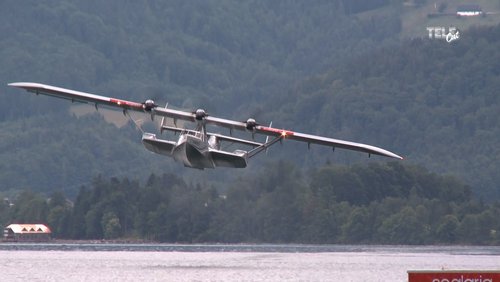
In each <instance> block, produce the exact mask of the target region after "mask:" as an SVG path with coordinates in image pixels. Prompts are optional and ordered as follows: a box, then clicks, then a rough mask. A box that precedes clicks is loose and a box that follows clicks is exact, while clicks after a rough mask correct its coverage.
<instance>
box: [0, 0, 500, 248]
mask: <svg viewBox="0 0 500 282" xmlns="http://www.w3.org/2000/svg"><path fill="white" fill-rule="evenodd" d="M422 2H425V1H422ZM118 6H119V7H120V9H117V8H116V7H118ZM382 11H383V12H382ZM401 11H402V1H385V0H377V1H373V0H357V1H347V0H333V1H332V0H329V1H325V0H313V1H307V3H306V2H302V1H257V0H252V1H241V2H240V1H225V0H223V1H155V0H152V1H146V0H141V1H126V2H123V1H116V0H109V1H105V2H103V1H94V0H91V1H46V0H38V1H24V2H19V1H14V0H7V1H2V2H0V34H1V35H2V36H1V37H0V65H2V68H0V84H1V85H3V86H1V87H0V97H1V98H2V103H0V198H2V199H3V198H4V197H6V198H9V199H10V201H11V202H13V203H14V206H13V207H10V208H9V205H8V204H7V203H6V202H2V203H0V225H5V224H6V223H10V222H21V221H28V220H30V221H31V220H37V221H42V222H47V223H49V224H50V225H51V227H52V228H53V230H54V234H55V236H56V237H57V238H78V239H100V238H109V239H113V238H142V239H147V240H155V241H165V242H215V241H220V242H304V243H320V242H321V243H408V244H425V243H464V244H465V243H478V244H498V243H499V242H498V240H499V239H498V238H497V235H496V232H497V230H499V226H498V222H497V223H495V221H494V219H495V218H498V215H499V206H498V204H497V202H498V199H500V186H499V184H498V183H500V174H499V173H498V171H499V168H498V160H499V159H500V148H499V147H498V144H500V117H499V115H498V113H499V112H500V100H499V99H500V98H499V95H498V94H499V93H500V51H499V50H500V26H491V27H485V26H483V27H473V28H470V29H466V30H461V37H460V39H459V40H457V41H454V42H452V44H449V43H447V42H445V41H440V40H430V39H428V38H418V37H417V38H411V39H401V29H402V18H401V17H402V15H403V14H402V12H401ZM464 20H465V19H464ZM424 34H425V33H424ZM16 81H33V82H41V83H47V84H53V85H57V86H61V87H67V88H71V89H76V90H81V91H86V92H90V93H96V94H101V95H106V96H112V97H118V98H124V99H130V100H133V101H139V102H140V101H144V100H145V99H148V98H152V99H154V100H155V101H157V102H158V103H160V104H164V103H167V102H168V103H169V107H178V108H181V109H185V110H193V109H196V108H198V107H203V108H204V109H206V110H207V111H208V112H209V113H210V114H211V115H215V116H221V117H224V118H233V119H235V120H246V119H247V118H249V117H253V118H256V119H257V121H258V122H260V123H262V124H267V123H269V122H271V121H273V125H274V126H275V127H283V128H287V129H288V128H289V129H293V130H297V131H300V132H304V133H311V134H319V135H324V136H328V137H333V138H339V139H346V140H352V141H358V142H363V143H367V144H373V145H376V146H380V147H383V148H386V149H389V150H391V151H394V152H395V153H398V154H400V155H403V156H404V157H405V160H404V161H403V162H400V163H387V164H385V163H378V162H379V161H386V160H385V159H382V158H380V157H372V158H368V157H367V156H366V155H365V154H360V153H357V152H346V151H344V150H335V152H334V153H332V152H331V150H330V149H328V148H320V146H312V148H311V149H310V150H308V148H307V146H305V145H303V144H296V143H294V142H292V141H290V142H288V141H287V140H285V141H284V142H283V145H282V146H279V145H277V146H275V147H273V148H271V149H270V151H269V153H268V155H267V156H266V155H262V156H259V157H257V158H255V159H252V160H251V161H250V163H249V167H248V168H247V169H245V170H224V169H222V170H213V171H210V170H209V171H195V170H189V169H185V168H183V167H182V166H181V165H179V164H177V163H174V162H173V161H172V160H171V159H165V158H163V157H161V156H158V155H154V154H150V153H149V152H147V151H146V150H144V148H143V147H142V145H141V144H140V132H139V131H138V130H137V129H136V128H135V126H133V125H132V124H128V125H126V126H123V127H116V126H115V125H113V124H110V123H108V122H106V121H104V119H103V118H102V117H101V116H100V115H98V114H94V115H85V116H78V115H76V114H75V112H74V111H73V108H72V106H74V105H73V104H71V103H70V102H68V101H59V100H57V99H53V98H51V97H39V96H35V95H31V94H29V93H25V92H24V91H20V90H19V89H10V88H9V87H7V86H6V84H7V83H10V82H16ZM101 114H102V113H101ZM137 118H138V119H142V120H143V121H144V122H145V123H146V124H145V127H146V128H149V129H151V130H154V127H155V125H154V124H148V123H147V120H149V117H148V116H144V117H137ZM149 129H148V130H149ZM211 130H215V131H216V132H217V130H220V129H215V128H211ZM221 133H226V132H221ZM246 137H247V138H249V137H250V136H246ZM173 138H175V137H173ZM257 138H259V137H257ZM279 160H283V161H281V162H279ZM267 162H270V163H271V164H269V163H267ZM373 162H374V163H373ZM99 175H100V176H99ZM47 198H50V200H49V201H47ZM65 198H68V199H70V200H71V201H72V202H73V203H74V205H70V204H69V202H67V201H66V199H65ZM129 208H130V210H129ZM236 215H237V216H236Z"/></svg>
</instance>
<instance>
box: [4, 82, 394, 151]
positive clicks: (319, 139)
mask: <svg viewBox="0 0 500 282" xmlns="http://www.w3.org/2000/svg"><path fill="white" fill-rule="evenodd" d="M9 86H13V87H18V88H23V89H25V90H27V91H29V92H33V93H36V94H43V95H48V96H53V97H57V98H62V99H67V100H70V101H72V102H82V103H89V104H95V106H96V108H97V106H98V105H105V106H109V107H113V108H117V109H122V110H124V111H125V110H134V111H141V112H149V113H151V115H158V116H163V117H169V118H172V119H174V120H184V121H190V122H196V121H197V119H200V118H202V119H203V120H204V121H205V123H206V124H211V125H216V126H221V127H225V128H229V129H230V130H234V129H236V130H243V131H245V130H247V131H251V132H253V133H258V134H263V135H267V136H274V137H279V136H282V137H283V138H284V139H291V140H296V141H300V142H306V143H308V144H319V145H325V146H330V147H333V148H337V147H338V148H342V149H347V150H354V151H360V152H365V153H368V154H374V155H381V156H385V157H390V158H396V159H403V158H402V157H401V156H398V155H396V154H394V153H392V152H389V151H387V150H384V149H382V148H379V147H375V146H371V145H367V144H362V143H355V142H350V141H344V140H339V139H333V138H327V137H323V136H317V135H310V134H304V133H299V132H293V131H290V130H284V129H277V128H272V127H266V126H262V125H258V124H256V123H255V121H254V120H251V119H249V120H248V121H247V122H240V121H234V120H229V119H223V118H217V117H213V116H210V115H205V112H204V111H202V112H201V113H202V114H203V115H202V116H201V117H200V116H197V113H192V112H186V111H179V110H174V109H167V108H166V107H159V106H157V105H154V102H152V101H150V102H152V103H153V104H149V105H147V102H148V101H146V102H145V103H137V102H131V101H126V100H121V99H116V98H110V97H106V96H100V95H95V94H90V93H85V92H80V91H75V90H70V89H65V88H61V87H55V86H50V85H45V84H40V83H32V82H16V83H10V84H9ZM219 137H220V136H219ZM228 138H230V137H228ZM228 141H230V140H228ZM249 142H250V141H249ZM250 145H253V144H250Z"/></svg>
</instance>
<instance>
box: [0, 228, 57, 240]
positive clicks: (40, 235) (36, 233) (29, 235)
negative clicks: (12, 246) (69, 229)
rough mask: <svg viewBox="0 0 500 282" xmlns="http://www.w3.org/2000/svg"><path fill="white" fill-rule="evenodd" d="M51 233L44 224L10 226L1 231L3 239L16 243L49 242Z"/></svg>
mask: <svg viewBox="0 0 500 282" xmlns="http://www.w3.org/2000/svg"><path fill="white" fill-rule="evenodd" d="M51 233H52V231H50V228H49V227H48V226H46V225H45V224H11V225H9V226H7V227H5V229H4V230H3V239H4V241H16V242H44V241H49V240H50V234H51Z"/></svg>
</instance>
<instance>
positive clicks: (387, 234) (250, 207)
mask: <svg viewBox="0 0 500 282" xmlns="http://www.w3.org/2000/svg"><path fill="white" fill-rule="evenodd" d="M229 186H230V189H229V191H228V193H227V194H226V195H221V194H219V193H218V192H217V189H215V187H211V186H209V185H208V186H203V185H197V184H195V185H193V184H189V183H186V182H185V181H184V180H183V179H181V178H180V177H178V176H176V175H173V174H164V175H162V176H156V175H151V176H150V177H149V179H148V181H147V183H145V184H144V185H142V184H140V183H138V182H136V181H130V180H129V179H126V178H125V179H116V178H112V179H109V180H108V179H103V178H101V177H100V178H96V179H94V181H93V184H92V185H91V186H90V187H82V188H81V189H80V190H79V193H78V197H77V198H76V201H75V202H74V206H71V205H70V204H69V203H68V202H67V201H65V197H64V194H63V193H61V192H55V193H52V194H51V196H50V199H49V200H48V201H47V199H46V198H45V197H44V196H42V195H40V194H37V193H33V192H29V191H24V192H23V193H21V194H20V195H19V197H18V198H17V199H16V202H15V205H14V206H12V207H10V208H9V207H8V206H6V205H5V204H4V203H0V215H2V216H1V218H0V220H2V221H4V222H45V223H48V224H49V226H51V228H52V231H53V236H54V237H55V238H58V239H108V240H114V239H125V240H148V241H150V240H151V241H160V242H190V243H194V242H198V243H199V242H226V243H240V242H257V243H344V244H353V243H365V244H366V243H372V244H373V243H377V244H498V243H500V241H499V240H500V238H499V237H498V230H500V225H499V222H498V217H499V216H500V206H499V205H498V203H497V204H496V205H491V204H489V205H486V204H484V203H481V202H480V201H478V200H477V199H476V198H475V197H474V195H473V194H472V193H471V191H470V187H468V186H466V185H464V184H463V183H462V182H460V181H459V180H458V179H456V178H454V177H450V176H439V175H436V174H433V173H430V172H428V171H427V170H425V169H423V168H421V167H414V166H403V165H401V164H400V163H399V162H394V163H388V164H375V163H373V164H370V165H355V166H351V167H347V166H337V165H335V166H323V167H319V168H317V169H314V170H313V171H311V172H310V173H308V174H304V173H303V172H302V171H301V170H300V169H299V168H297V167H296V166H294V165H292V164H291V163H287V162H279V163H276V162H273V163H269V164H267V165H266V166H264V167H263V169H262V171H259V172H257V173H256V174H252V175H249V176H248V177H241V178H240V179H238V180H237V181H235V182H234V183H231V184H229ZM353 187H354V190H353Z"/></svg>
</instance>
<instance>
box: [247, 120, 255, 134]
mask: <svg viewBox="0 0 500 282" xmlns="http://www.w3.org/2000/svg"><path fill="white" fill-rule="evenodd" d="M246 125H247V126H246V128H247V130H251V131H253V130H254V129H255V127H256V126H257V122H256V121H255V119H253V118H249V119H247V122H246Z"/></svg>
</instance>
